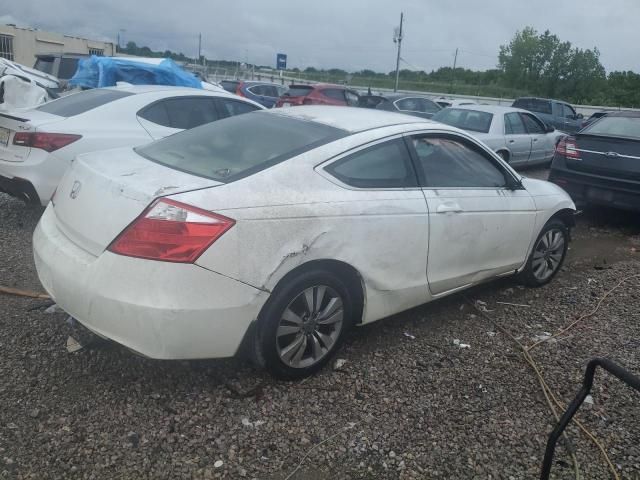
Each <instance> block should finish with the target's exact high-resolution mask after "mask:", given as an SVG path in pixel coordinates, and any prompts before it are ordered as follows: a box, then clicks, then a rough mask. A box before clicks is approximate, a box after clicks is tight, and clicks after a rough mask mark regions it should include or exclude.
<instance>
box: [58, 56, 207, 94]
mask: <svg viewBox="0 0 640 480" xmlns="http://www.w3.org/2000/svg"><path fill="white" fill-rule="evenodd" d="M116 82H127V83H131V84H134V85H173V86H176V87H193V88H202V83H201V82H200V80H198V79H197V78H196V77H195V75H193V74H191V73H189V72H187V71H185V70H183V69H182V68H180V67H179V66H178V65H177V64H176V63H175V62H174V61H172V60H171V59H169V58H166V59H164V60H163V61H162V62H161V63H160V64H159V65H152V64H149V63H142V62H136V61H131V60H125V59H122V58H111V57H97V56H95V55H92V56H91V57H89V58H86V59H82V60H80V62H78V70H76V73H75V75H74V76H73V77H72V78H71V80H69V84H70V85H73V86H79V87H85V88H100V87H113V86H115V84H116Z"/></svg>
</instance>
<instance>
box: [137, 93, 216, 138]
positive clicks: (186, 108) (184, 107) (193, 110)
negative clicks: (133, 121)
mask: <svg viewBox="0 0 640 480" xmlns="http://www.w3.org/2000/svg"><path fill="white" fill-rule="evenodd" d="M138 115H140V117H142V118H144V119H145V120H149V121H150V122H153V123H156V124H158V125H162V126H163V127H169V128H179V129H181V130H187V129H189V128H194V127H198V126H200V125H203V124H205V123H209V122H214V121H216V120H218V119H219V118H220V117H219V116H218V112H217V111H216V109H215V106H214V104H213V99H211V98H207V97H182V98H168V99H166V100H161V101H159V102H157V103H155V104H153V105H151V106H150V107H148V108H146V109H144V110H143V111H142V112H140V113H139V114H138Z"/></svg>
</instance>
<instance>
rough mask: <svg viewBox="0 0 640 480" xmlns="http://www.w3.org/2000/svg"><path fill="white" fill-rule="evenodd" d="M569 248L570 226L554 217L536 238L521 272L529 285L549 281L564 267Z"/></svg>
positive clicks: (539, 284)
mask: <svg viewBox="0 0 640 480" xmlns="http://www.w3.org/2000/svg"><path fill="white" fill-rule="evenodd" d="M568 248H569V228H568V227H567V225H566V224H565V223H564V222H563V221H562V220H559V219H552V220H549V222H547V224H546V225H545V226H544V227H543V229H542V231H541V232H540V235H538V238H537V239H536V241H535V243H534V246H533V249H532V251H531V254H530V255H529V259H528V260H527V264H526V266H525V268H524V270H523V271H522V273H521V274H520V278H521V279H522V281H523V283H524V284H526V285H527V286H529V287H534V288H535V287H541V286H543V285H546V284H547V283H549V282H550V281H551V280H552V279H553V277H555V276H556V275H557V273H558V272H559V271H560V269H561V268H562V264H563V263H564V260H565V257H566V256H567V249H568Z"/></svg>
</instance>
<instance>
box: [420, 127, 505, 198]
mask: <svg viewBox="0 0 640 480" xmlns="http://www.w3.org/2000/svg"><path fill="white" fill-rule="evenodd" d="M413 146H414V148H415V152H416V155H417V158H418V165H419V167H420V168H421V170H422V173H423V175H424V181H425V186H426V187H428V188H500V187H504V186H505V185H506V180H505V174H504V173H503V171H502V170H501V169H500V168H498V167H497V165H496V163H495V162H494V161H493V159H491V158H490V157H489V156H488V154H486V153H485V152H481V151H480V148H479V147H476V146H473V145H471V144H470V143H467V142H466V141H465V140H462V139H458V138H455V137H450V136H446V137H445V136H442V137H440V136H438V137H435V136H428V137H414V138H413Z"/></svg>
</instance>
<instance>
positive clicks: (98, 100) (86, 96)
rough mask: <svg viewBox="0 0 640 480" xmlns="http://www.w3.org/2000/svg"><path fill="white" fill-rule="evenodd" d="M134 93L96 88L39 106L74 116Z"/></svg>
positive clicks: (46, 111) (46, 110)
mask: <svg viewBox="0 0 640 480" xmlns="http://www.w3.org/2000/svg"><path fill="white" fill-rule="evenodd" d="M130 95H133V93H131V92H123V91H119V90H111V89H102V88H95V89H93V90H85V91H84V92H78V93H73V94H71V95H67V96H66V97H62V98H59V99H57V100H54V101H53V102H47V103H45V104H44V105H41V106H39V107H38V108H37V110H39V111H40V112H45V113H50V114H52V115H59V116H61V117H73V116H74V115H80V114H81V113H85V112H88V111H89V110H93V109H94V108H98V107H101V106H103V105H106V104H107V103H110V102H113V101H116V100H120V99H121V98H125V97H128V96H130Z"/></svg>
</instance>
